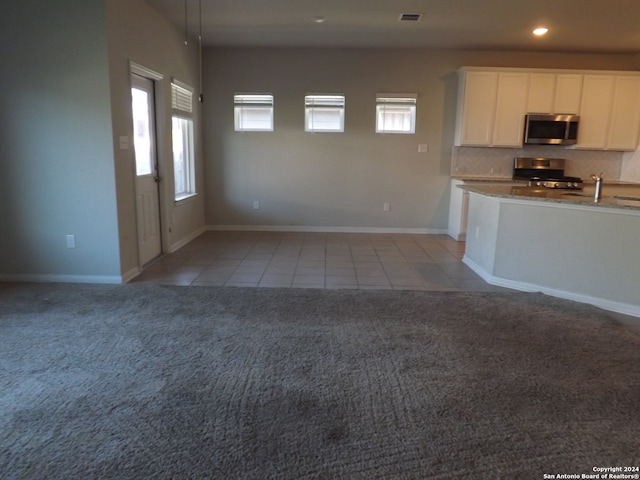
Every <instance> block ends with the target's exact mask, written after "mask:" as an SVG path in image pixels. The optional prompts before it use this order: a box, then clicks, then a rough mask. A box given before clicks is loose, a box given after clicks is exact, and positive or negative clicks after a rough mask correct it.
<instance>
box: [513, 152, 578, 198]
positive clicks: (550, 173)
mask: <svg viewBox="0 0 640 480" xmlns="http://www.w3.org/2000/svg"><path fill="white" fill-rule="evenodd" d="M564 163H565V160H564V158H543V157H516V158H515V161H514V163H513V179H514V180H527V181H528V182H529V186H530V187H543V188H563V189H570V190H580V189H582V183H583V182H582V179H581V178H578V177H567V176H565V174H564Z"/></svg>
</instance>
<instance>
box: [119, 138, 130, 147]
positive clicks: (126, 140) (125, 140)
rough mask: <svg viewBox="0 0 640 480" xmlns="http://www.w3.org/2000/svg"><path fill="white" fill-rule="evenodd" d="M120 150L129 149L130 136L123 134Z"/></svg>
mask: <svg viewBox="0 0 640 480" xmlns="http://www.w3.org/2000/svg"><path fill="white" fill-rule="evenodd" d="M119 140H120V150H129V137H127V136H124V135H123V136H121V137H120V139H119Z"/></svg>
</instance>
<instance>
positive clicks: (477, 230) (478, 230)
mask: <svg viewBox="0 0 640 480" xmlns="http://www.w3.org/2000/svg"><path fill="white" fill-rule="evenodd" d="M479 237H480V227H476V238H479Z"/></svg>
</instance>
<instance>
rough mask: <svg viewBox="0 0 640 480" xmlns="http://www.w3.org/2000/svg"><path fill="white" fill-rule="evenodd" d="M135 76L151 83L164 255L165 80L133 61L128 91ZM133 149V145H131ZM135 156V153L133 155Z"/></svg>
mask: <svg viewBox="0 0 640 480" xmlns="http://www.w3.org/2000/svg"><path fill="white" fill-rule="evenodd" d="M132 74H135V75H138V76H140V77H143V78H146V79H148V80H150V81H152V82H153V87H154V88H153V101H154V104H155V108H154V116H155V118H154V120H155V128H156V131H155V135H156V161H157V163H158V171H157V175H158V177H160V181H159V182H158V217H159V219H158V220H159V222H160V255H162V254H164V253H166V252H167V250H168V245H169V243H168V239H169V231H168V229H167V227H166V226H167V225H168V224H169V223H168V222H167V221H166V219H167V208H166V205H167V203H166V199H167V188H166V185H167V182H166V172H167V168H166V165H167V146H166V144H167V138H170V137H167V133H166V132H167V127H166V125H165V121H166V119H165V117H166V115H164V112H166V105H165V101H164V98H165V97H164V95H163V94H162V92H163V91H164V89H165V78H164V75H163V74H161V73H158V72H156V71H154V70H151V69H149V68H147V67H145V66H143V65H140V64H138V63H135V62H133V61H130V62H129V90H131V75H132ZM129 137H130V138H132V139H133V123H132V124H131V132H130V134H129ZM131 148H133V145H131ZM134 155H135V153H134ZM132 158H133V160H134V161H133V162H131V171H132V173H133V175H134V182H133V197H132V199H133V203H132V205H130V207H131V208H133V211H134V212H135V218H136V222H135V223H136V228H135V236H136V256H137V258H138V262H137V263H138V268H139V271H142V270H143V267H144V265H142V264H141V263H140V260H141V257H140V251H139V238H138V228H137V215H138V214H137V208H136V182H135V175H136V172H135V169H136V165H135V158H134V157H132Z"/></svg>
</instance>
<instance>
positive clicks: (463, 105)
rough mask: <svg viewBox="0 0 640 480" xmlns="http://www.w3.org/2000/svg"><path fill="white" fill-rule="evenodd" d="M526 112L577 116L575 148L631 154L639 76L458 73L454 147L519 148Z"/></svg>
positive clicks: (639, 104)
mask: <svg viewBox="0 0 640 480" xmlns="http://www.w3.org/2000/svg"><path fill="white" fill-rule="evenodd" d="M527 113H540V114H546V113H548V114H558V115H559V114H565V115H566V114H571V115H580V127H579V131H578V144H577V145H576V146H575V148H582V149H590V150H635V149H636V147H637V145H638V137H639V132H640V75H635V74H632V73H630V72H629V73H627V72H607V71H577V72H576V73H574V71H571V70H562V71H552V70H545V69H539V70H536V69H516V68H479V67H464V68H462V69H460V70H459V84H458V106H457V116H456V135H455V145H457V146H461V145H465V146H481V147H522V136H523V129H524V117H525V115H526V114H527Z"/></svg>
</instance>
